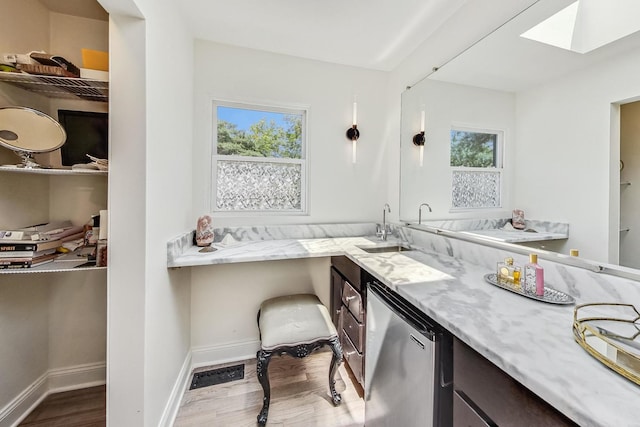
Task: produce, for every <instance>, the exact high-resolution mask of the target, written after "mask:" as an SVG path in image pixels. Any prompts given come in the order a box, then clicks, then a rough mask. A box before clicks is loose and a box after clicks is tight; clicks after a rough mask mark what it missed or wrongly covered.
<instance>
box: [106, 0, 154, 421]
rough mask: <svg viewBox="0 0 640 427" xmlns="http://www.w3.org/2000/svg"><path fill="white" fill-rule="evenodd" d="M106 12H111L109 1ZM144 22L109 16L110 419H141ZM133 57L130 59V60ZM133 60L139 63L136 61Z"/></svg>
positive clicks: (142, 378) (144, 245)
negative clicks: (133, 65) (132, 65)
mask: <svg viewBox="0 0 640 427" xmlns="http://www.w3.org/2000/svg"><path fill="white" fill-rule="evenodd" d="M105 9H106V10H107V11H110V9H108V8H107V7H105ZM144 45H145V21H144V20H142V19H138V18H136V17H130V16H123V15H117V14H114V13H111V14H110V16H109V46H110V52H109V80H110V82H111V89H110V93H109V108H110V110H109V151H110V153H109V254H108V259H109V273H108V278H107V287H108V296H107V298H108V306H107V309H108V311H107V425H109V426H129V425H132V426H133V425H135V426H142V425H144V416H145V412H144V355H145V353H144V328H145V307H146V306H145V279H146V275H145V266H146V226H145V224H146V221H145V219H146V217H145V216H146V210H145V205H146V202H145V197H146V193H145V186H146V168H145V160H146V158H145V156H146V143H145V142H146V125H145V123H146V102H145V93H146V90H145V89H146V88H145V86H146V83H145V73H146V68H145V47H144ZM132 61H133V62H132ZM132 63H136V64H137V66H136V67H133V68H132V67H131V64H132Z"/></svg>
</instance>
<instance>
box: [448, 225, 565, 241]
mask: <svg viewBox="0 0 640 427" xmlns="http://www.w3.org/2000/svg"><path fill="white" fill-rule="evenodd" d="M460 233H463V234H470V235H474V236H480V237H483V238H485V239H491V240H497V241H499V242H507V243H525V242H538V241H545V240H560V239H567V238H568V237H569V236H568V235H567V234H566V233H554V232H551V231H539V232H531V231H523V230H503V229H500V228H495V229H489V230H473V231H460Z"/></svg>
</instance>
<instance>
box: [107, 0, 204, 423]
mask: <svg viewBox="0 0 640 427" xmlns="http://www.w3.org/2000/svg"><path fill="white" fill-rule="evenodd" d="M101 4H102V5H103V6H104V7H105V9H106V10H107V11H108V12H110V13H111V15H110V20H111V22H110V36H111V38H110V67H111V68H110V73H111V75H110V79H111V82H112V92H111V116H110V117H111V124H110V125H111V138H112V139H111V156H112V157H111V158H112V161H110V169H111V172H110V183H109V193H110V197H109V203H110V219H111V223H110V230H109V231H110V243H109V244H110V255H109V257H110V258H109V260H110V261H109V262H110V268H109V313H108V316H109V320H108V324H109V334H108V339H109V341H108V355H109V356H108V370H109V373H108V381H109V382H108V385H109V387H108V398H107V402H108V408H107V419H108V425H112V426H129V425H131V426H133V425H135V426H142V425H144V426H156V425H158V424H160V423H166V422H167V421H168V420H170V418H171V414H170V413H168V412H167V411H168V410H171V409H173V408H168V406H169V405H171V404H173V403H179V402H173V401H172V400H171V399H172V398H175V397H176V396H177V398H178V399H179V398H180V396H181V393H182V390H181V389H180V387H179V386H180V385H181V384H178V383H177V381H178V380H179V379H180V373H181V367H182V366H184V365H185V364H186V363H188V355H189V349H190V323H189V322H190V316H189V305H190V287H189V270H188V269H184V270H179V271H169V270H168V269H167V264H166V242H167V240H169V239H170V238H171V237H173V236H175V235H177V234H179V233H181V232H184V230H186V229H188V228H189V227H191V226H192V224H191V223H192V221H190V219H191V218H192V215H191V205H192V202H191V157H192V153H191V144H190V141H191V139H192V138H191V133H192V129H193V124H192V115H193V89H192V75H193V73H192V64H193V51H192V49H193V44H192V40H191V38H190V37H188V31H187V30H186V28H185V27H184V26H183V25H182V23H181V21H180V18H179V14H178V13H177V12H176V11H175V10H174V9H173V2H171V1H163V2H158V1H140V2H137V4H136V3H135V2H133V1H128V0H113V1H102V2H101ZM138 7H139V10H138ZM115 12H119V13H124V14H122V15H121V14H119V13H118V14H116V13H115ZM142 17H144V19H140V18H142ZM168 53H171V57H172V60H173V61H175V62H172V63H179V64H180V67H179V68H180V69H179V73H178V72H176V68H175V67H172V66H169V65H170V64H169V63H168V62H167V54H168ZM176 135H181V138H176ZM174 392H175V393H176V394H175V395H172V393H174Z"/></svg>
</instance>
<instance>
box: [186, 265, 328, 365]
mask: <svg viewBox="0 0 640 427" xmlns="http://www.w3.org/2000/svg"><path fill="white" fill-rule="evenodd" d="M329 266H330V261H329V258H310V259H301V260H283V261H272V262H252V263H243V264H237V265H233V264H228V265H216V266H205V267H198V268H194V269H192V290H191V324H192V327H191V340H192V345H193V348H194V363H195V364H196V365H202V364H215V363H220V362H223V361H229V360H241V359H246V358H253V357H255V352H256V351H257V350H258V348H259V346H260V344H259V343H260V341H259V335H258V327H257V323H256V315H257V313H258V309H259V308H260V304H261V303H262V301H264V300H266V299H268V298H272V297H276V296H281V295H290V294H295V293H313V294H316V295H318V297H319V298H320V300H321V301H322V302H323V303H324V304H325V305H326V306H327V307H329V305H330V297H329Z"/></svg>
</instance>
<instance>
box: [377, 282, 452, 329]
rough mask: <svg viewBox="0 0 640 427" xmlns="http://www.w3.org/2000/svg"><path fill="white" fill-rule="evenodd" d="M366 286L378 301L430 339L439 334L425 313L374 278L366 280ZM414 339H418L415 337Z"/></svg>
mask: <svg viewBox="0 0 640 427" xmlns="http://www.w3.org/2000/svg"><path fill="white" fill-rule="evenodd" d="M367 286H368V288H369V292H371V293H373V294H375V295H376V296H377V297H378V298H379V299H380V301H382V302H383V303H384V304H385V305H386V306H387V307H389V309H390V310H392V311H393V312H394V313H396V314H397V315H398V316H400V317H401V318H402V319H404V321H405V322H407V323H408V324H410V325H411V326H412V327H413V328H415V329H416V330H417V331H418V332H420V333H421V334H422V335H424V336H425V337H426V338H428V339H429V340H430V341H436V339H437V336H438V335H440V334H439V330H438V328H437V326H435V324H434V323H433V321H432V320H431V319H430V318H429V317H428V316H427V315H426V314H424V313H423V312H421V311H420V310H418V309H417V308H416V307H415V306H414V305H413V304H411V303H410V302H409V301H407V300H406V299H404V298H403V297H401V296H400V295H398V294H397V293H396V292H394V291H392V290H391V289H389V288H388V287H386V286H385V285H382V284H380V283H378V282H376V281H375V280H373V281H370V282H367ZM412 338H414V337H412ZM414 340H415V341H418V340H417V339H415V338H414Z"/></svg>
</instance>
